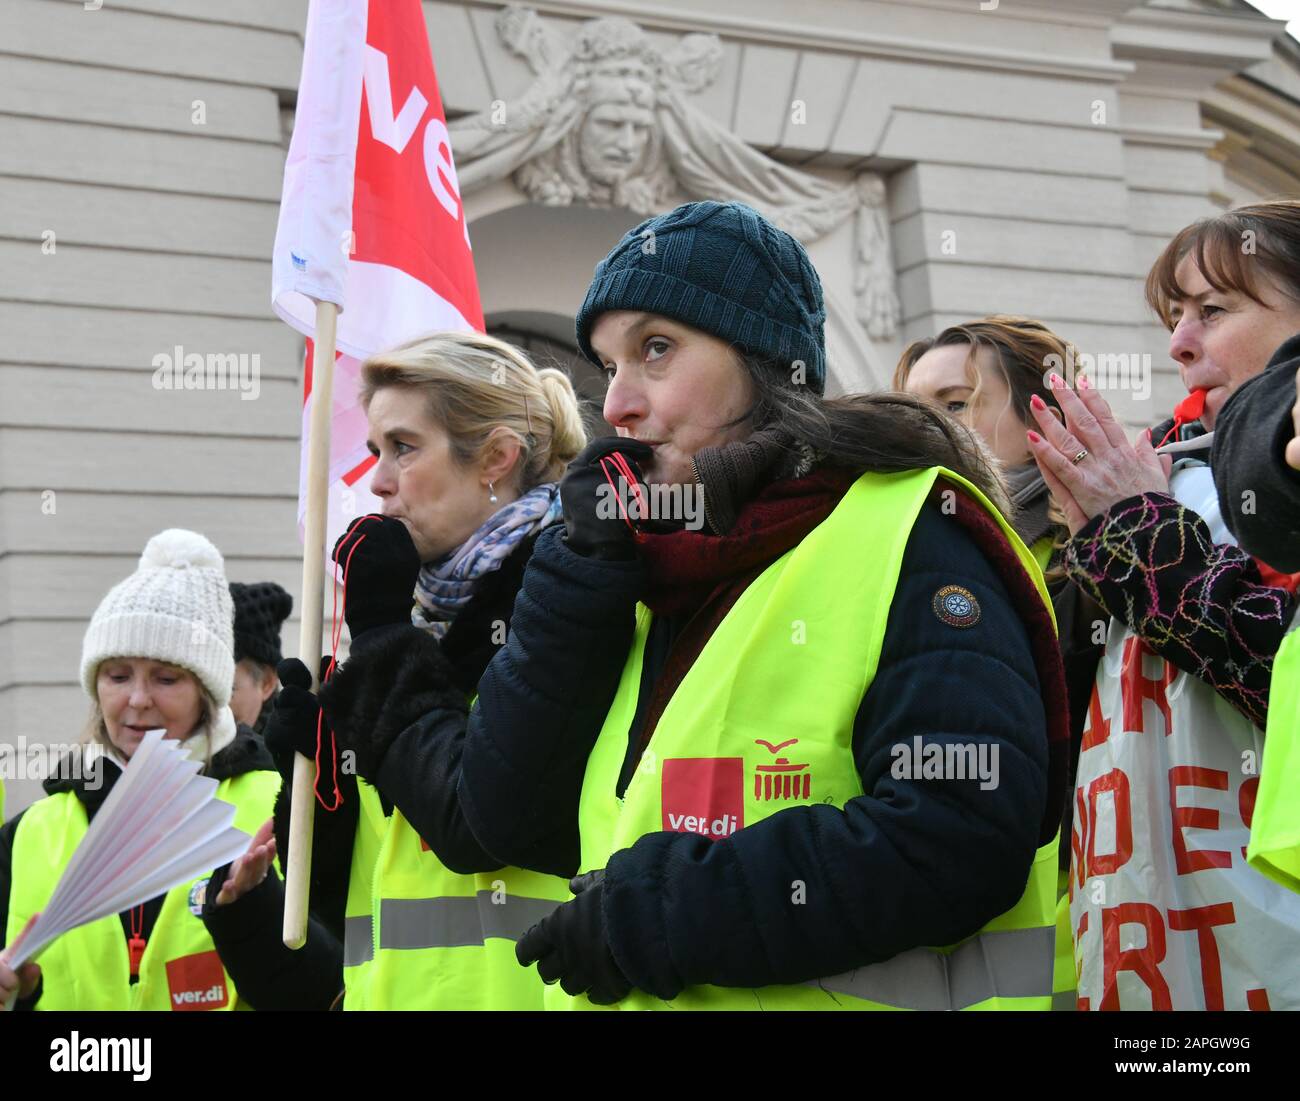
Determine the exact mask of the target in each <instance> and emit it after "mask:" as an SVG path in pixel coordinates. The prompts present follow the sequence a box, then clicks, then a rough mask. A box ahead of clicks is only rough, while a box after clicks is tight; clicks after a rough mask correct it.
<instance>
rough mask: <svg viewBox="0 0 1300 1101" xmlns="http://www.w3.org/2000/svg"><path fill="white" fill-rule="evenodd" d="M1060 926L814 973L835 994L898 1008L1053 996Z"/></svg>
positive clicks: (979, 938) (815, 982) (1006, 933)
mask: <svg viewBox="0 0 1300 1101" xmlns="http://www.w3.org/2000/svg"><path fill="white" fill-rule="evenodd" d="M1055 951H1056V927H1055V926H1052V925H1049V926H1046V927H1044V928H1041V929H1009V930H1005V931H1000V932H996V933H981V934H980V935H979V936H977V937H973V938H972V939H971V940H968V941H967V942H966V943H965V944H963V945H961V946H960V947H958V948H955V949H953V951H952V952H950V953H948V954H947V955H944V954H943V953H942V952H932V951H930V950H929V949H928V948H914V949H912V950H911V951H910V952H903V953H902V954H900V955H897V956H895V957H894V958H893V959H891V960H885V961H884V962H883V963H873V964H871V965H870V966H869V967H859V968H858V969H857V970H856V971H845V972H844V973H843V974H842V975H832V976H830V978H826V979H814V980H813V981H812V982H810V983H808V984H807V985H808V986H819V987H821V988H822V989H823V990H826V991H829V992H830V993H832V994H851V995H852V996H853V997H855V998H865V999H866V1000H867V1001H872V1002H878V1003H879V1004H880V1005H887V1006H892V1007H894V1008H896V1009H965V1008H966V1007H967V1006H972V1005H978V1004H979V1003H980V1002H982V1001H985V1000H987V999H988V998H995V997H996V998H1034V997H1039V998H1048V997H1051V994H1052V968H1053V963H1054V959H1053V957H1054V954H1055Z"/></svg>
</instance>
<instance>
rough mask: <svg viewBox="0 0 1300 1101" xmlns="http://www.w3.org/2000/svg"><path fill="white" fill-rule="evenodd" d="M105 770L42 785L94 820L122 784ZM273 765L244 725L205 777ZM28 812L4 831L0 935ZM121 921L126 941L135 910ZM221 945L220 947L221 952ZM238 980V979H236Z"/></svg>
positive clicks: (116, 772)
mask: <svg viewBox="0 0 1300 1101" xmlns="http://www.w3.org/2000/svg"><path fill="white" fill-rule="evenodd" d="M100 762H101V765H100V767H102V769H103V772H102V774H101V773H100V772H99V771H98V770H96V771H95V772H94V773H92V774H91V776H89V777H87V776H81V775H77V776H75V777H72V776H69V775H68V774H69V773H72V772H74V771H77V772H79V771H80V770H73V769H70V768H65V767H62V766H60V768H59V769H58V770H57V772H56V775H55V776H54V777H51V778H50V779H48V780H46V781H45V782H44V784H43V785H42V787H44V789H45V793H46V794H47V795H57V794H59V793H60V792H65V791H71V792H73V793H74V794H75V795H76V796H77V799H78V800H80V802H81V804H82V806H84V807H85V808H86V818H87V820H88V821H91V820H93V819H94V817H95V813H96V812H97V811H98V810H99V808H100V807H101V806H103V803H104V800H105V799H107V798H108V793H109V792H110V791H112V790H113V785H114V784H115V783H116V782H117V779H118V777H119V776H121V775H122V771H121V769H120V768H118V766H117V764H116V762H114V761H113V760H112V759H111V758H109V757H101V758H100ZM271 767H272V762H271V755H270V754H269V753H268V752H267V751H266V746H265V745H263V744H262V739H261V737H259V736H258V735H257V734H255V733H253V731H252V730H251V729H250V728H249V727H247V726H240V727H239V728H238V729H237V730H236V732H235V740H234V741H233V742H231V743H230V745H228V746H226V748H225V749H223V750H221V751H220V752H218V753H216V754H214V755H213V758H212V764H211V766H210V767H209V769H208V770H207V772H206V773H204V775H206V776H210V777H211V778H212V779H214V780H227V779H230V778H231V777H233V776H242V775H243V774H244V773H246V772H255V771H258V770H262V769H270V768H271ZM25 813H26V811H20V812H19V813H18V814H16V815H14V816H13V817H12V818H10V819H9V820H8V821H7V822H6V823H5V824H4V826H3V827H0V935H2V934H3V931H4V929H5V927H6V925H7V924H8V921H9V891H10V886H11V884H12V882H13V848H14V836H15V834H16V833H17V830H18V823H19V822H21V821H22V818H23V815H24V814H25ZM224 872H225V869H224V868H223V869H221V873H222V874H221V875H220V877H218V876H217V875H214V876H213V877H212V880H211V881H209V887H210V888H211V890H210V897H211V898H215V897H216V892H217V891H218V890H220V884H221V882H224ZM213 881H215V882H216V884H217V885H216V887H215V888H213V887H212V882H213ZM165 897H166V896H165V895H159V896H158V897H157V898H153V899H150V900H149V901H148V902H146V903H145V904H144V920H143V936H144V939H145V940H148V939H149V936H150V934H151V933H152V932H153V927H154V923H155V922H156V921H157V920H158V914H159V911H161V910H162V904H163V899H164V898H165ZM118 918H119V919H120V921H121V923H122V935H123V936H124V937H125V938H126V939H128V940H129V939H130V937H131V911H130V910H126V911H124V912H122V913H121V914H119V915H118ZM219 948H220V945H218V949H219ZM232 977H233V976H232ZM235 987H236V989H237V990H238V991H239V996H240V998H241V999H242V1000H244V1001H247V1002H249V1003H250V1004H251V1005H253V1006H254V1007H256V1008H261V1007H260V1006H258V1003H257V1000H256V999H255V998H254V997H253V993H252V991H250V990H247V989H245V987H244V986H243V985H242V984H240V983H239V982H236V984H235ZM39 999H40V989H39V988H38V989H37V991H36V992H35V993H34V995H33V996H32V997H31V998H30V999H27V1000H25V1001H20V1002H19V1003H18V1006H17V1007H18V1008H19V1009H30V1008H32V1007H33V1006H34V1005H35V1004H36V1002H37V1001H38V1000H39Z"/></svg>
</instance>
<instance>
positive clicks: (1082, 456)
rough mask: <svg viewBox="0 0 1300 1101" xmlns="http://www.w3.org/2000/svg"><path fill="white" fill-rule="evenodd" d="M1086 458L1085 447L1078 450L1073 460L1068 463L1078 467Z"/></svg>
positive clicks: (1086, 451) (1086, 450)
mask: <svg viewBox="0 0 1300 1101" xmlns="http://www.w3.org/2000/svg"><path fill="white" fill-rule="evenodd" d="M1087 457H1088V449H1087V448H1086V447H1083V448H1080V449H1079V453H1078V454H1077V455H1076V456H1075V457H1074V458H1073V459H1071V460H1070V462H1072V463H1073V464H1074V465H1075V466H1078V465H1079V464H1080V463H1081V462H1083V460H1084V459H1086V458H1087Z"/></svg>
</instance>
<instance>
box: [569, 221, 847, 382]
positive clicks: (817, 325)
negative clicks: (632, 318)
mask: <svg viewBox="0 0 1300 1101" xmlns="http://www.w3.org/2000/svg"><path fill="white" fill-rule="evenodd" d="M608 310H642V311H645V312H646V313H653V314H660V315H661V316H663V317H669V318H672V319H673V320H674V321H680V322H682V323H683V324H686V325H690V326H692V327H693V328H696V329H700V330H702V331H704V332H706V333H710V334H712V335H713V336H716V337H718V338H720V339H722V340H726V341H729V342H730V343H732V344H734V345H736V347H737V348H739V349H740V351H742V352H748V353H752V354H756V355H762V356H767V357H770V358H772V359H774V360H776V361H778V362H779V363H780V364H781V365H782V366H783V367H790V368H793V367H794V365H795V363H796V361H801V362H802V363H803V364H804V368H805V375H804V380H805V382H806V384H807V385H808V386H810V387H812V389H813V390H814V391H815V392H816V393H818V394H821V393H823V392H824V391H825V388H826V331H825V325H826V307H825V304H824V303H823V301H822V285H821V280H820V279H818V278H817V270H816V269H815V268H814V267H813V266H812V261H811V260H809V259H808V254H807V253H806V252H805V251H804V248H803V246H802V245H801V244H800V243H799V242H798V241H796V240H795V239H794V238H793V237H791V236H790V235H789V234H788V233H785V232H783V231H782V230H779V229H777V228H776V227H775V226H774V225H772V223H771V222H769V221H767V219H765V218H764V217H763V216H762V215H760V214H759V213H758V211H756V210H754V209H752V208H751V207H748V206H745V205H744V204H743V203H718V202H712V201H708V202H699V203H686V204H685V205H684V206H679V207H678V208H677V209H676V210H672V211H669V212H668V213H667V214H660V215H659V216H658V217H655V218H649V219H647V220H646V221H644V222H642V223H641V224H640V225H639V226H637V227H636V228H635V229H633V230H631V231H630V232H628V233H627V234H626V236H624V238H623V239H622V240H621V241H620V242H619V243H618V244H617V245H615V246H614V249H613V251H612V252H610V254H609V255H608V256H606V257H605V259H604V260H602V261H601V262H600V263H599V264H597V265H596V274H595V276H594V277H593V278H592V281H591V286H590V287H589V288H588V289H587V297H586V299H585V300H584V301H583V303H582V307H581V309H579V310H578V316H577V335H578V347H579V348H580V349H581V350H582V354H583V355H584V356H586V357H587V358H588V359H589V360H591V362H592V363H594V364H596V366H598V367H599V366H600V358H599V357H598V356H597V355H596V353H595V352H594V351H593V350H592V347H591V329H592V326H593V325H595V323H596V319H597V317H599V316H600V314H602V313H605V312H606V311H608Z"/></svg>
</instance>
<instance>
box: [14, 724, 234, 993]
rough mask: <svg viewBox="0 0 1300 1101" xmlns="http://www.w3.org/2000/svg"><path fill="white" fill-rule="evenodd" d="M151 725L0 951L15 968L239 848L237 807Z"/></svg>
mask: <svg viewBox="0 0 1300 1101" xmlns="http://www.w3.org/2000/svg"><path fill="white" fill-rule="evenodd" d="M164 733H165V732H164V731H162V730H151V731H149V732H148V733H147V734H146V735H145V736H144V738H142V739H141V741H140V745H139V747H138V748H137V749H136V751H135V753H134V754H133V755H132V757H131V760H130V762H129V763H128V764H127V766H126V768H125V769H124V770H123V772H122V775H121V776H120V777H119V778H118V781H117V783H116V784H114V785H113V790H112V791H111V792H109V793H108V798H106V799H105V800H104V805H103V806H101V807H100V808H99V810H98V811H97V812H96V814H95V817H94V820H93V821H92V822H91V823H90V827H89V828H88V829H87V830H86V835H85V837H83V838H82V839H81V844H80V845H78V846H77V851H76V852H74V853H73V854H72V859H71V860H69V861H68V866H67V867H66V868H65V869H64V870H63V875H62V876H60V877H59V882H58V885H57V886H56V887H55V888H54V893H53V894H52V895H50V901H49V902H47V903H46V904H45V907H44V909H42V910H41V911H40V913H38V914H37V915H36V916H35V917H34V918H33V919H32V920H31V921H30V922H28V924H27V927H26V928H25V929H23V931H22V932H21V933H19V934H18V936H17V937H16V938H14V941H13V943H12V944H10V945H9V946H8V947H7V948H6V949H5V950H4V952H3V953H2V954H0V959H3V961H4V962H5V964H6V965H7V966H9V967H11V968H13V969H14V970H15V971H16V970H17V969H18V968H19V967H20V966H22V964H24V963H26V962H28V961H29V960H34V959H35V958H36V957H37V956H38V955H40V953H41V952H42V951H43V950H44V949H45V948H46V947H47V946H48V945H49V944H50V943H51V942H52V941H54V940H55V939H56V938H57V937H60V936H62V935H63V934H64V933H66V932H68V931H69V930H70V929H75V928H77V927H78V926H80V925H86V924H87V923H89V922H92V921H97V920H98V919H100V918H102V917H105V916H106V915H108V914H118V913H121V912H122V911H123V910H128V909H130V908H131V907H132V906H139V905H140V904H141V903H144V902H148V901H149V899H151V898H156V897H157V896H158V895H160V894H162V893H163V892H164V891H169V890H171V889H172V888H173V887H176V886H179V885H180V884H182V883H184V882H185V881H186V880H189V879H193V878H194V877H196V876H198V875H201V874H202V873H203V872H207V871H211V870H212V869H213V868H218V867H220V866H221V865H222V864H228V863H230V862H231V861H232V860H234V859H235V858H236V857H239V856H242V855H243V854H244V852H245V851H246V850H247V848H248V844H249V841H250V840H251V839H250V837H249V835H248V834H246V833H244V832H243V831H242V830H237V829H235V828H234V826H233V825H232V824H231V823H233V822H234V820H235V808H234V807H233V806H231V804H229V803H226V802H224V801H222V800H220V799H218V798H216V794H217V786H218V785H217V781H216V780H213V779H211V778H210V777H207V776H199V775H197V773H198V771H199V763H198V762H197V761H192V760H190V759H189V758H188V757H186V756H185V754H184V753H183V752H182V751H181V748H180V742H178V741H176V740H174V739H165V738H164V737H163V735H164Z"/></svg>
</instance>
